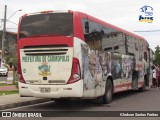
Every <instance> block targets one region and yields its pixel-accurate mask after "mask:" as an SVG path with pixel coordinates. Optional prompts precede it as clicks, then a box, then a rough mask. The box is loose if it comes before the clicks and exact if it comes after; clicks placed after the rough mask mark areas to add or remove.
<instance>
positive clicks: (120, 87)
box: [113, 81, 144, 93]
mask: <svg viewBox="0 0 160 120" xmlns="http://www.w3.org/2000/svg"><path fill="white" fill-rule="evenodd" d="M143 85H144V82H143V81H139V82H138V87H139V88H140V87H142V86H143ZM131 89H132V83H127V84H122V85H117V86H114V91H113V93H118V92H122V91H127V90H131Z"/></svg>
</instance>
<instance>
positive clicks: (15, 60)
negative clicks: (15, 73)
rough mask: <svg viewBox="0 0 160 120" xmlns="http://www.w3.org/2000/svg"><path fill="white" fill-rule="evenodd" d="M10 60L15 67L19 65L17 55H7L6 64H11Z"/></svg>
mask: <svg viewBox="0 0 160 120" xmlns="http://www.w3.org/2000/svg"><path fill="white" fill-rule="evenodd" d="M10 62H12V63H13V66H14V67H16V66H17V58H16V57H11V56H6V58H5V63H6V64H9V63H10Z"/></svg>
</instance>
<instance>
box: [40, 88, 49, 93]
mask: <svg viewBox="0 0 160 120" xmlns="http://www.w3.org/2000/svg"><path fill="white" fill-rule="evenodd" d="M40 92H41V93H50V92H51V88H46V87H45V88H40Z"/></svg>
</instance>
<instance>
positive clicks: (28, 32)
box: [19, 13, 73, 38]
mask: <svg viewBox="0 0 160 120" xmlns="http://www.w3.org/2000/svg"><path fill="white" fill-rule="evenodd" d="M72 16H73V15H72V14H70V13H49V14H36V15H30V16H26V17H24V18H22V20H21V24H20V31H19V38H26V37H33V36H41V35H55V36H56V35H57V36H72V35H73V17H72Z"/></svg>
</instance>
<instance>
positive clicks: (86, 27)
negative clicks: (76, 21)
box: [84, 22, 89, 33]
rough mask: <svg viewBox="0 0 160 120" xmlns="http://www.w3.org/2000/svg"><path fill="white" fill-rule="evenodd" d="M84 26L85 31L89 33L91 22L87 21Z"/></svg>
mask: <svg viewBox="0 0 160 120" xmlns="http://www.w3.org/2000/svg"><path fill="white" fill-rule="evenodd" d="M84 26H85V33H89V22H85V23H84Z"/></svg>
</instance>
